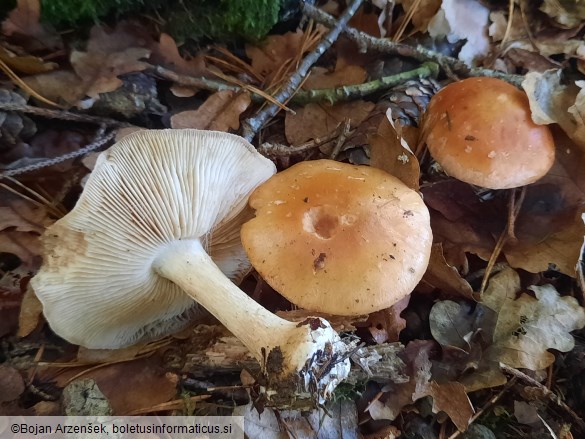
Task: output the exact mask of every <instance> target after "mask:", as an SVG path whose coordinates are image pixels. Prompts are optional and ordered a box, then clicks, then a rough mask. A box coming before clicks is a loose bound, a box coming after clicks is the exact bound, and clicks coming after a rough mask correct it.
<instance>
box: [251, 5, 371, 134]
mask: <svg viewBox="0 0 585 439" xmlns="http://www.w3.org/2000/svg"><path fill="white" fill-rule="evenodd" d="M362 1H363V0H353V1H352V2H351V4H350V5H349V6H348V8H347V9H346V10H345V12H344V13H343V14H342V15H341V17H339V20H337V21H336V23H335V25H333V26H332V27H331V30H330V31H329V33H328V34H327V35H325V37H324V38H323V40H321V42H320V43H319V44H317V47H315V49H314V50H313V51H312V52H311V53H310V54H308V55H307V56H306V57H305V58H304V59H303V60H302V61H301V63H300V64H299V67H298V69H297V71H296V72H295V73H294V74H292V75H291V77H290V78H289V79H288V82H287V84H286V85H285V86H284V88H283V89H282V90H281V91H280V92H278V94H277V95H276V96H274V98H275V99H276V100H277V101H278V102H280V103H284V102H286V101H287V100H288V99H290V97H291V96H292V95H293V94H294V92H295V91H296V90H297V89H298V88H299V86H300V85H301V83H302V82H303V79H305V77H306V76H307V74H308V73H309V69H310V68H311V67H312V66H313V64H315V62H317V60H318V59H319V58H320V57H321V55H322V54H323V53H324V52H325V51H326V50H327V49H329V47H331V45H332V44H333V43H334V42H335V41H336V40H337V38H338V37H339V34H340V33H341V32H342V31H343V29H344V28H345V27H346V26H347V22H348V21H349V20H350V18H351V17H353V15H354V14H355V13H356V11H357V10H358V8H359V7H360V5H361V3H362ZM306 6H307V4H306V3H303V7H306ZM279 110H280V108H279V107H278V106H277V105H275V104H270V105H267V106H266V107H264V108H263V109H262V110H260V111H259V112H258V113H256V115H255V116H254V117H251V118H248V119H246V120H245V121H244V122H243V123H242V137H244V138H245V139H246V140H248V141H251V140H252V139H253V138H254V136H255V135H256V133H257V132H258V131H260V128H262V127H263V126H264V124H265V123H266V122H267V121H268V120H269V119H271V118H272V117H273V116H274V115H275V114H276V113H278V111H279Z"/></svg>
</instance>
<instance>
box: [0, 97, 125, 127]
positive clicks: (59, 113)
mask: <svg viewBox="0 0 585 439" xmlns="http://www.w3.org/2000/svg"><path fill="white" fill-rule="evenodd" d="M0 111H18V112H20V113H26V114H31V115H33V116H39V117H44V118H47V119H60V120H68V121H71V122H81V123H91V124H95V125H105V126H107V127H131V126H133V125H132V124H129V123H127V122H120V121H118V120H115V119H109V118H107V117H98V116H91V115H89V114H79V113H73V112H71V111H65V110H53V109H51V108H40V107H33V106H32V105H19V104H14V103H6V102H2V103H0Z"/></svg>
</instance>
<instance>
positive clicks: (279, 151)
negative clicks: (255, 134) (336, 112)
mask: <svg viewBox="0 0 585 439" xmlns="http://www.w3.org/2000/svg"><path fill="white" fill-rule="evenodd" d="M341 127H342V126H341V125H340V126H338V127H337V128H335V130H333V131H331V132H330V133H328V134H326V135H324V136H323V137H317V138H315V139H312V140H309V141H308V142H305V143H301V144H300V145H283V144H281V143H263V144H262V145H260V146H259V147H258V152H259V153H260V154H262V155H263V156H265V157H268V158H269V159H271V160H274V159H277V158H279V157H290V156H291V155H294V154H302V153H304V152H307V151H311V150H313V149H317V148H319V147H321V146H323V145H326V144H327V143H329V142H333V141H334V140H335V139H337V138H338V137H339V136H340V134H341V130H340V128H341ZM353 132H354V131H352V132H351V133H349V134H353Z"/></svg>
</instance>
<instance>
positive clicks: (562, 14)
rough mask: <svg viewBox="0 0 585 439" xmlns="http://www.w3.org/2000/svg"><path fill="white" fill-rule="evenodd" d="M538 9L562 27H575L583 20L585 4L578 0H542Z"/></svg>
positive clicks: (584, 19)
mask: <svg viewBox="0 0 585 439" xmlns="http://www.w3.org/2000/svg"><path fill="white" fill-rule="evenodd" d="M540 10H541V11H542V12H544V13H545V14H547V15H548V16H549V17H552V18H554V19H555V21H556V22H557V23H559V24H561V25H563V26H564V27H569V28H570V27H577V26H579V24H581V23H582V22H583V21H585V4H583V2H581V1H578V0H572V1H571V0H569V1H559V0H544V2H543V3H542V5H541V6H540Z"/></svg>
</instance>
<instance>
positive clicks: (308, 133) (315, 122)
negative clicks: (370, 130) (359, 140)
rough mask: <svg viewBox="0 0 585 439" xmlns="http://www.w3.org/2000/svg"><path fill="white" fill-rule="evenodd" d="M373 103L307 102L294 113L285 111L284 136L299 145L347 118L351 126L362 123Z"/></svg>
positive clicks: (326, 131)
mask: <svg viewBox="0 0 585 439" xmlns="http://www.w3.org/2000/svg"><path fill="white" fill-rule="evenodd" d="M374 106H375V105H374V104H373V103H371V102H366V101H352V102H346V103H343V104H338V105H333V106H331V105H319V104H307V105H306V106H304V107H302V108H299V109H296V110H295V111H296V114H294V115H293V114H291V113H287V114H286V118H285V134H286V138H287V140H288V141H289V143H291V144H292V145H299V144H301V143H304V142H306V141H308V140H311V139H315V138H318V137H321V136H324V135H326V134H329V133H331V132H332V131H334V130H335V129H336V128H337V126H339V124H340V123H342V122H343V121H344V120H346V119H349V120H350V125H351V127H353V128H355V127H357V126H358V125H359V124H360V123H362V122H363V121H364V120H365V119H366V118H367V117H368V114H369V113H370V111H372V110H373V108H374Z"/></svg>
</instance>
